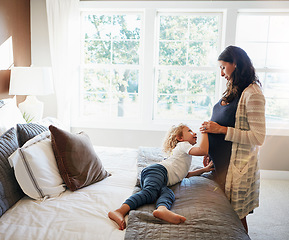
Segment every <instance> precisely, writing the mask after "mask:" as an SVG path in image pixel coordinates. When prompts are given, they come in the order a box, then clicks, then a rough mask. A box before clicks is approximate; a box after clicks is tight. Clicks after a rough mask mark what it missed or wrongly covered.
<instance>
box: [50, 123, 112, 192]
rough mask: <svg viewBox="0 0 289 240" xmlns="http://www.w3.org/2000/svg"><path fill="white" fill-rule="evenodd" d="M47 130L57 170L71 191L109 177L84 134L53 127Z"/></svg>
mask: <svg viewBox="0 0 289 240" xmlns="http://www.w3.org/2000/svg"><path fill="white" fill-rule="evenodd" d="M49 130H50V132H51V142H52V147H53V151H54V154H55V157H56V161H57V165H58V169H59V171H60V174H61V176H62V178H63V180H64V182H65V184H66V186H67V187H68V188H69V189H70V190H71V191H75V190H77V189H79V188H82V187H85V186H88V185H90V184H92V183H96V182H98V181H101V180H103V179H104V178H106V177H108V176H109V173H108V172H107V171H106V170H105V169H104V168H103V165H102V162H101V160H100V159H99V157H98V156H97V155H96V153H95V151H94V148H93V146H92V143H91V142H90V139H89V137H88V136H87V135H86V134H85V133H83V132H81V133H79V134H72V133H69V132H66V131H64V130H61V129H59V128H57V127H55V126H53V125H51V126H49Z"/></svg>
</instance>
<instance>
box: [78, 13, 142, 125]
mask: <svg viewBox="0 0 289 240" xmlns="http://www.w3.org/2000/svg"><path fill="white" fill-rule="evenodd" d="M82 26H83V30H84V34H83V49H82V51H83V56H84V58H83V66H84V67H83V70H82V71H83V75H82V84H81V86H82V100H81V101H80V102H81V103H82V105H81V106H80V108H81V109H82V110H83V111H82V114H83V115H84V116H94V117H95V118H97V119H103V120H109V119H114V118H132V119H136V118H139V117H140V103H139V93H138V91H139V90H138V86H139V69H138V66H139V59H140V56H139V54H140V52H141V51H140V49H139V48H140V41H141V39H140V36H141V35H140V26H141V18H140V15H139V14H132V13H129V14H97V13H96V14H90V15H88V16H84V18H83V21H82ZM85 31H86V32H85ZM123 64H126V66H128V67H125V68H124V67H122V66H121V65H123ZM104 65H105V67H103V66H104ZM129 65H134V69H132V68H130V67H129Z"/></svg>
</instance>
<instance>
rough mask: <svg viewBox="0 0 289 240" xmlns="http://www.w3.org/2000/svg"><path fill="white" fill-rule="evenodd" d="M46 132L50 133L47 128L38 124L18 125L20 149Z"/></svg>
mask: <svg viewBox="0 0 289 240" xmlns="http://www.w3.org/2000/svg"><path fill="white" fill-rule="evenodd" d="M45 131H48V128H47V127H45V126H42V125H39V124H36V123H24V124H17V138H18V145H19V147H22V146H23V145H24V144H25V143H26V142H27V141H28V140H30V139H31V138H34V137H35V136H37V135H38V134H40V133H42V132H45Z"/></svg>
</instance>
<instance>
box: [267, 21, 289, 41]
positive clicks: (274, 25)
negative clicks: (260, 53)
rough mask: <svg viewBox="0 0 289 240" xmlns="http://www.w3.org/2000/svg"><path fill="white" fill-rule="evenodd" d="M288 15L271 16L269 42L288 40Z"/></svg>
mask: <svg viewBox="0 0 289 240" xmlns="http://www.w3.org/2000/svg"><path fill="white" fill-rule="evenodd" d="M288 28H289V16H271V18H270V28H269V39H268V40H269V41H270V42H289V31H288Z"/></svg>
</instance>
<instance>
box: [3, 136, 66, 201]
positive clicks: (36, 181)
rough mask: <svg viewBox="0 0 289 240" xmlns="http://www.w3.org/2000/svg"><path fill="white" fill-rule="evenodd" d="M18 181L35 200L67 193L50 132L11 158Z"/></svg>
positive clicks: (24, 190)
mask: <svg viewBox="0 0 289 240" xmlns="http://www.w3.org/2000/svg"><path fill="white" fill-rule="evenodd" d="M9 162H10V164H11V165H12V166H13V167H14V169H15V176H16V179H17V181H18V183H19V185H20V186H21V188H22V190H23V192H24V193H26V194H27V195H28V196H29V197H31V198H33V199H37V200H38V199H43V198H46V197H57V196H59V195H60V194H61V193H62V192H64V191H65V186H64V183H63V180H62V178H61V176H60V174H59V170H58V168H57V164H56V160H55V156H54V153H53V150H52V145H51V140H50V132H49V131H47V132H43V133H41V134H39V135H37V136H36V137H34V138H32V139H30V140H29V141H27V142H26V143H25V144H24V145H23V147H22V148H18V149H17V150H16V151H15V152H14V153H13V154H12V155H11V156H10V157H9Z"/></svg>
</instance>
